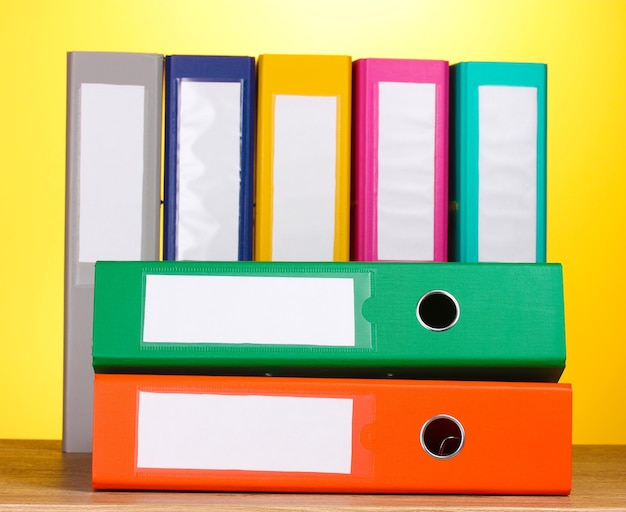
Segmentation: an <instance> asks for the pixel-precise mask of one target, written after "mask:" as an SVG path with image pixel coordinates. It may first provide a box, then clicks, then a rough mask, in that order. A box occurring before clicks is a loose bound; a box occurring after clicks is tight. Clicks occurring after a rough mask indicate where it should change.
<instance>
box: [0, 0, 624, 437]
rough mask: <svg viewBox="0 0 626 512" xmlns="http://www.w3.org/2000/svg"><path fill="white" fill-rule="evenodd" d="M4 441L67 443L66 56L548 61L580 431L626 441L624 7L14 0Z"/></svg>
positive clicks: (7, 108) (551, 255)
mask: <svg viewBox="0 0 626 512" xmlns="http://www.w3.org/2000/svg"><path fill="white" fill-rule="evenodd" d="M0 48H2V58H1V60H0V116H1V117H0V173H1V175H0V176H1V180H0V223H1V229H0V248H1V251H0V300H1V301H2V303H1V307H0V315H1V316H0V438H48V439H59V438H60V437H61V422H62V387H63V244H64V208H65V199H64V194H65V86H66V52H67V51H69V50H102V51H133V52H156V53H163V54H172V53H178V54H182V53H191V54H216V55H220V54H222V55H251V56H258V55H259V54H261V53H335V54H346V55H351V56H352V57H353V58H361V57H398V58H426V59H444V60H448V61H450V62H451V63H454V62H458V61H462V60H505V61H506V60H508V61H535V62H545V63H547V64H548V260H549V261H552V262H561V263H562V264H563V268H564V276H565V308H566V322H567V327H566V332H567V344H568V366H567V369H566V371H565V374H564V375H563V378H562V381H563V382H571V383H572V384H573V387H574V439H573V440H574V443H577V444H580V443H597V444H600V443H619V444H626V399H625V398H624V391H625V390H626V386H625V384H624V383H625V382H626V375H625V369H624V367H625V364H624V361H625V360H626V348H625V347H626V329H624V325H626V310H625V308H624V303H625V302H624V298H623V297H624V293H625V292H626V279H625V272H624V266H625V265H626V261H624V260H625V256H626V250H625V249H626V246H625V239H626V236H625V235H626V228H625V225H626V215H625V214H624V205H623V204H622V203H623V202H624V201H625V200H626V198H625V197H624V196H625V192H626V2H624V1H621V0H613V1H611V0H588V1H583V0H578V1H577V0H536V1H535V0H501V1H496V0H432V1H418V0H406V1H402V0H369V1H368V0H301V1H298V0H248V1H245V0H171V1H167V0H91V1H89V0H66V1H61V0H59V1H54V0H50V1H46V0H39V1H38V0H0Z"/></svg>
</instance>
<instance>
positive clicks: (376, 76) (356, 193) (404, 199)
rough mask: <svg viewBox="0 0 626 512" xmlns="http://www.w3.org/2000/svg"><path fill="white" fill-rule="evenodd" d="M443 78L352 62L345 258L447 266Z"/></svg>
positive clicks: (423, 63)
mask: <svg viewBox="0 0 626 512" xmlns="http://www.w3.org/2000/svg"><path fill="white" fill-rule="evenodd" d="M449 74H450V67H449V65H448V62H446V61H435V60H407V59H361V60H357V61H355V63H354V79H353V80H354V82H355V84H354V91H355V93H354V94H355V99H354V104H355V111H354V120H355V122H354V127H353V131H354V152H353V154H354V171H353V172H354V176H353V183H354V190H353V197H354V223H353V233H352V237H353V240H352V247H353V249H352V250H353V259H355V260H357V261H376V260H411V261H447V259H448V100H449V89H448V87H449Z"/></svg>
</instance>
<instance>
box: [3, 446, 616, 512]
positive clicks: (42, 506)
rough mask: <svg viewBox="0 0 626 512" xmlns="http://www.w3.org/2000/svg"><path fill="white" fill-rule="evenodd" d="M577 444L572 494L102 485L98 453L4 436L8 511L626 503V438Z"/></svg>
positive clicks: (376, 510) (520, 507)
mask: <svg viewBox="0 0 626 512" xmlns="http://www.w3.org/2000/svg"><path fill="white" fill-rule="evenodd" d="M573 450H574V451H573V453H574V463H573V488H572V493H571V495H570V496H567V497H556V496H554V497H552V496H543V497H542V496H432V495H427V496H424V495H401V496H388V495H345V494H337V495H333V494H262V493H258V494H235V493H232V494H227V493H210V492H203V493H193V492H104V491H97V492H95V491H93V490H92V489H91V455H90V454H76V453H72V454H67V453H62V452H61V443H60V442H59V441H20V440H0V511H4V510H11V511H15V510H45V511H48V510H50V511H55V510H59V511H60V510H63V511H68V510H70V511H80V510H90V511H94V510H97V511H100V510H157V511H165V510H170V511H173V510H219V511H220V512H222V511H224V512H231V511H232V512H235V511H237V512H242V511H249V512H255V511H259V512H260V511H262V512H272V511H297V512H309V511H310V512H331V511H333V512H335V511H341V512H359V511H360V512H383V511H402V512H408V511H427V510H428V511H461V512H462V511H469V512H482V511H485V512H487V511H488V512H494V511H496V510H504V511H506V512H515V511H524V510H543V511H551V512H552V511H559V510H579V511H589V510H604V511H618V510H623V511H626V445H620V446H574V449H573Z"/></svg>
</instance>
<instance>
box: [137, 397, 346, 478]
mask: <svg viewBox="0 0 626 512" xmlns="http://www.w3.org/2000/svg"><path fill="white" fill-rule="evenodd" d="M352 409H353V403H352V400H351V399H347V398H301V397H287V396H280V397H279V396H261V395H250V396H240V395H216V394H183V393H153V392H144V391H141V392H140V393H139V412H138V421H137V423H138V427H137V429H138V432H137V468H140V469H141V468H159V469H200V470H202V469H204V470H247V471H292V472H312V473H341V474H350V471H351V464H352Z"/></svg>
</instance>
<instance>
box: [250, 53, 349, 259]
mask: <svg viewBox="0 0 626 512" xmlns="http://www.w3.org/2000/svg"><path fill="white" fill-rule="evenodd" d="M351 83H352V59H351V58H350V57H348V56H341V55H261V56H260V57H259V60H258V84H259V85H258V132H257V141H258V142H257V168H256V212H255V215H256V219H255V242H254V244H255V245H254V247H255V256H254V258H255V259H256V260H260V261H347V260H348V259H349V258H350V126H351V119H350V112H351V101H352V100H351V98H352V92H351Z"/></svg>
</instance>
